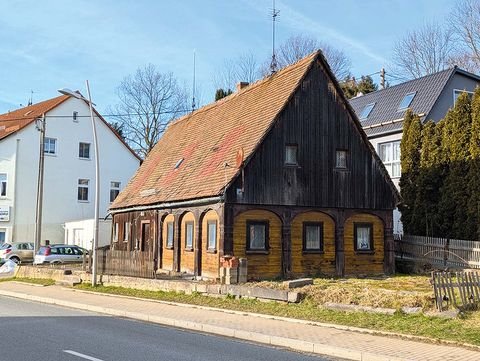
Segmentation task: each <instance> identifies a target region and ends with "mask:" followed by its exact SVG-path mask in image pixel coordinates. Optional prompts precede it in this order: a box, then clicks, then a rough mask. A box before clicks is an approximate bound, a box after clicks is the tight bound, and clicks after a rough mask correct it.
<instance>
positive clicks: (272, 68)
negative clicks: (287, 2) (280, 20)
mask: <svg viewBox="0 0 480 361" xmlns="http://www.w3.org/2000/svg"><path fill="white" fill-rule="evenodd" d="M278 14H280V10H276V9H275V0H273V9H272V62H271V63H270V72H271V73H272V74H273V73H275V72H276V71H277V65H278V64H277V57H276V56H275V22H276V21H277V16H278Z"/></svg>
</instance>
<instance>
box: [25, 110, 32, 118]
mask: <svg viewBox="0 0 480 361" xmlns="http://www.w3.org/2000/svg"><path fill="white" fill-rule="evenodd" d="M31 112H33V110H29V111H28V112H26V113H25V114H23V116H24V117H26V116H27V115H28V114H30V113H31Z"/></svg>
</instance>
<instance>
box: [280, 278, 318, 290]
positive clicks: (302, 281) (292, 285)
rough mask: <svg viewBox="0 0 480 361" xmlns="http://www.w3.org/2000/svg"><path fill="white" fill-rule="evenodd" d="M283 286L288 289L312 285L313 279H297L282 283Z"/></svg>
mask: <svg viewBox="0 0 480 361" xmlns="http://www.w3.org/2000/svg"><path fill="white" fill-rule="evenodd" d="M283 284H284V285H285V286H286V287H288V288H297V287H303V286H307V285H313V278H299V279H296V280H290V281H284V282H283Z"/></svg>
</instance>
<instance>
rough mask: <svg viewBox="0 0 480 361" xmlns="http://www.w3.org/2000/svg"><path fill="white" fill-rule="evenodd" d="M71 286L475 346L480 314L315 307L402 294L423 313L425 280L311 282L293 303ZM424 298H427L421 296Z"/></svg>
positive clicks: (426, 306)
mask: <svg viewBox="0 0 480 361" xmlns="http://www.w3.org/2000/svg"><path fill="white" fill-rule="evenodd" d="M263 285H266V283H265V282H263ZM270 286H271V287H276V288H281V287H282V286H281V285H280V283H276V282H272V283H271V284H270ZM76 287H77V288H80V289H84V290H89V291H95V292H102V293H109V294H118V295H127V296H134V297H140V298H147V299H155V300H162V301H171V302H179V303H188V304H195V305H202V306H210V307H216V308H222V309H231V310H238V311H245V312H255V313H263V314H269V315H276V316H284V317H291V318H297V319H303V320H310V321H318V322H327V323H334V324H340V325H348V326H355V327H363V328H368V329H372V330H379V331H389V332H396V333H401V334H405V335H416V336H425V337H429V338H432V339H435V340H450V341H455V342H459V343H468V344H472V345H477V346H480V312H465V313H462V314H461V317H459V318H457V319H443V318H438V317H427V316H424V315H405V314H403V313H401V312H397V313H395V315H393V316H390V315H383V314H371V313H364V312H351V313H350V312H341V311H332V310H327V309H324V308H322V307H321V306H320V305H319V301H320V300H324V299H325V298H326V297H327V296H326V295H329V296H330V297H333V295H337V299H335V298H334V299H333V300H332V301H331V302H337V301H345V300H346V299H353V298H355V300H357V301H359V302H357V303H358V304H378V305H379V306H382V307H385V306H387V305H389V304H390V305H392V306H395V305H399V301H395V302H393V301H392V299H398V297H399V295H403V296H402V297H404V300H408V299H410V298H409V297H414V299H413V300H414V302H417V301H418V299H421V300H423V301H422V302H424V304H421V305H420V306H422V307H424V309H430V308H432V299H431V298H432V294H431V289H429V287H430V286H429V284H428V278H427V277H421V276H414V277H411V276H396V277H391V278H385V279H346V280H335V279H315V283H314V285H313V286H307V287H306V288H303V289H302V290H303V291H307V292H306V293H307V297H306V298H305V299H304V300H303V301H302V302H300V303H298V304H286V303H279V302H261V301H258V300H252V299H234V298H233V297H226V298H216V297H209V296H203V295H200V294H191V295H188V294H184V293H176V292H163V291H144V290H136V289H131V288H123V287H105V286H97V287H95V288H93V287H92V286H90V285H87V284H82V285H79V286H76ZM355 292H360V295H358V294H357V295H355ZM383 293H385V294H387V295H388V297H386V298H382V297H377V296H378V295H381V294H383ZM427 293H428V295H429V296H426V294H427ZM342 294H343V296H342ZM345 295H346V296H345ZM365 295H368V298H367V299H364V298H362V296H365ZM412 295H413V296H412ZM375 299H380V301H374V300H375Z"/></svg>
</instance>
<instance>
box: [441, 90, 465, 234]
mask: <svg viewBox="0 0 480 361" xmlns="http://www.w3.org/2000/svg"><path fill="white" fill-rule="evenodd" d="M471 123H472V121H471V104H470V99H469V97H468V95H467V94H466V93H464V94H462V95H460V96H459V97H458V98H457V102H456V104H455V107H454V108H453V110H452V111H450V112H449V113H448V114H447V117H446V119H445V124H444V127H443V135H442V149H443V150H444V159H445V160H446V162H447V164H448V173H447V174H446V176H445V180H444V184H443V186H442V189H441V194H442V197H441V200H440V204H439V212H438V213H439V215H440V216H441V219H442V228H443V231H444V233H445V234H444V236H446V237H455V238H468V234H467V229H468V227H467V204H468V197H469V196H468V190H467V182H466V179H465V176H466V175H467V174H468V168H469V167H468V162H467V159H468V158H469V145H470V130H471Z"/></svg>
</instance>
